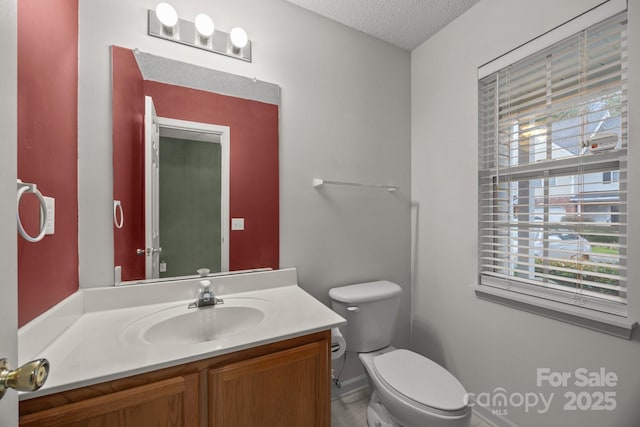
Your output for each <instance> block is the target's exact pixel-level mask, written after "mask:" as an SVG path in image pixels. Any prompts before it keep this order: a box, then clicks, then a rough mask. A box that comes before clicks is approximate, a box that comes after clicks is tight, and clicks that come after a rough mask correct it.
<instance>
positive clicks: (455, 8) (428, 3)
mask: <svg viewBox="0 0 640 427" xmlns="http://www.w3.org/2000/svg"><path fill="white" fill-rule="evenodd" d="M287 1H289V2H291V3H294V4H297V5H298V6H301V7H304V8H305V9H309V10H311V11H313V12H315V13H318V14H320V15H322V16H325V17H327V18H329V19H332V20H334V21H338V22H340V23H342V24H344V25H346V26H348V27H352V28H355V29H356V30H360V31H362V32H364V33H366V34H369V35H371V36H373V37H377V38H379V39H382V40H385V41H387V42H389V43H391V44H393V45H395V46H398V47H401V48H403V49H405V50H409V51H410V50H413V49H415V48H416V47H418V46H419V45H420V44H421V43H422V42H424V41H425V40H426V39H428V38H429V37H431V36H432V35H433V34H435V33H436V32H438V30H440V29H441V28H443V27H444V26H445V25H447V24H448V23H449V22H451V21H453V20H454V19H455V18H457V17H458V16H460V15H461V14H462V13H464V12H465V11H466V10H467V9H469V8H470V7H471V6H473V5H474V4H476V3H477V2H478V1H479V0H287Z"/></svg>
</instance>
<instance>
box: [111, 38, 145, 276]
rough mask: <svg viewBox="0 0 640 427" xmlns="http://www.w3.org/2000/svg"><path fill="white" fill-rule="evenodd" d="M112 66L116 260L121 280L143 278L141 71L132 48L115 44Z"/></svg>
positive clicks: (142, 92) (142, 95) (142, 120)
mask: <svg viewBox="0 0 640 427" xmlns="http://www.w3.org/2000/svg"><path fill="white" fill-rule="evenodd" d="M111 66H112V74H111V75H112V82H113V83H112V84H113V95H112V106H113V125H112V126H113V129H112V131H113V159H114V161H113V198H114V200H120V202H121V203H122V210H123V213H124V223H123V226H122V228H120V229H118V228H116V227H115V226H114V228H113V230H114V231H113V244H114V262H115V265H119V266H120V267H121V268H122V280H134V279H142V278H144V276H145V264H144V263H145V258H144V257H142V256H137V255H136V253H135V251H136V249H138V248H144V247H145V240H144V91H143V84H142V74H140V69H139V68H138V64H137V62H136V60H135V58H134V56H133V52H132V51H131V50H129V49H123V48H121V47H117V46H114V47H112V48H111ZM116 159H117V160H116Z"/></svg>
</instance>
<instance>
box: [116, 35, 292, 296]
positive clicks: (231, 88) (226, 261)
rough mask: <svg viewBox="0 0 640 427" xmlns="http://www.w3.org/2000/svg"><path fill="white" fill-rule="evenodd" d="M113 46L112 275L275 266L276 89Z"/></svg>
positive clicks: (139, 277)
mask: <svg viewBox="0 0 640 427" xmlns="http://www.w3.org/2000/svg"><path fill="white" fill-rule="evenodd" d="M111 55H112V61H111V63H112V84H113V86H112V91H113V92H112V109H113V171H114V174H113V175H114V179H113V180H114V184H113V185H114V189H113V195H114V212H113V214H114V263H115V265H114V277H115V282H116V283H119V282H128V281H144V280H157V279H162V278H169V277H176V276H180V277H182V276H187V275H193V274H196V270H198V269H200V268H206V269H208V270H210V272H211V273H216V272H225V271H237V270H247V269H255V268H278V267H279V259H278V257H279V241H278V238H279V237H278V236H279V228H278V226H279V194H278V188H279V182H278V175H279V174H278V129H279V125H278V118H279V103H280V89H279V87H278V86H277V85H275V84H272V83H267V82H261V81H257V80H255V79H249V78H245V77H241V76H237V75H233V74H229V73H224V72H220V71H217V70H212V69H208V68H203V67H199V66H195V65H192V64H187V63H183V62H179V61H175V60H171V59H168V58H163V57H160V56H157V55H152V54H148V53H143V52H139V51H135V50H130V49H126V48H121V47H116V46H113V47H112V49H111Z"/></svg>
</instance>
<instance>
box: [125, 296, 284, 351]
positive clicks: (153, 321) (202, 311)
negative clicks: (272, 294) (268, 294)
mask: <svg viewBox="0 0 640 427" xmlns="http://www.w3.org/2000/svg"><path fill="white" fill-rule="evenodd" d="M271 310H272V303H271V302H270V301H268V300H263V299H258V298H224V304H219V305H215V306H208V307H201V308H189V307H188V304H186V303H182V304H180V305H176V306H173V307H170V308H165V309H162V310H159V311H157V312H154V313H151V314H148V315H146V316H144V317H142V318H139V319H137V320H135V321H134V322H132V323H131V324H129V325H128V326H127V327H126V328H125V329H124V330H123V332H122V338H123V339H124V341H125V342H128V343H131V344H141V343H142V344H197V343H203V342H210V341H216V340H220V339H223V338H226V337H229V336H231V335H236V334H241V333H244V332H246V331H249V330H252V329H253V328H254V327H256V326H257V325H259V324H260V323H261V322H263V321H264V320H265V318H266V317H268V315H269V313H270V312H271Z"/></svg>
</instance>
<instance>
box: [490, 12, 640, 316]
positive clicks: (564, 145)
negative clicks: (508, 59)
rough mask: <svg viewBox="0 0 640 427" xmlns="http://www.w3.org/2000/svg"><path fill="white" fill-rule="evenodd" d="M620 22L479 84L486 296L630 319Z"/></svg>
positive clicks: (566, 42)
mask: <svg viewBox="0 0 640 427" xmlns="http://www.w3.org/2000/svg"><path fill="white" fill-rule="evenodd" d="M626 24H627V21H626V12H623V13H620V14H618V15H616V16H613V17H611V18H608V19H606V20H604V21H602V22H599V23H597V24H595V25H591V26H588V27H587V28H586V29H584V30H581V31H579V32H578V33H576V34H574V35H571V36H570V37H567V38H564V39H563V40H561V41H558V42H555V43H554V44H551V45H549V46H547V47H545V48H543V49H541V50H539V51H537V52H535V53H533V54H531V55H529V56H527V57H525V58H523V59H520V60H518V61H516V62H513V63H511V64H508V65H506V66H503V67H502V68H500V69H497V70H495V71H492V72H491V73H489V74H488V75H485V76H482V77H481V78H480V80H479V114H478V120H479V133H478V135H479V272H480V286H479V289H480V290H484V291H483V292H486V291H490V290H491V289H498V290H500V292H501V293H500V296H501V298H502V299H511V298H515V299H518V298H522V296H525V297H524V298H525V300H526V301H528V302H527V303H529V302H531V304H533V305H536V304H538V303H540V304H543V303H545V302H548V301H551V302H552V304H554V310H555V311H556V312H562V311H566V312H573V311H574V309H575V308H576V307H580V308H581V309H584V310H583V311H584V312H594V311H595V312H598V313H607V315H605V316H608V315H614V316H622V317H625V316H626V313H627V308H626V307H627V306H626V303H627V283H626V222H627V215H626V212H627V209H626V190H627V185H628V183H627V181H626V156H627V142H628V141H627V90H626V73H627V63H626V61H627V54H626V46H627V39H626V37H627V29H626V27H627V25H626ZM494 68H495V67H494ZM558 303H560V305H558ZM558 307H560V308H558ZM563 307H564V308H563ZM534 311H535V310H534Z"/></svg>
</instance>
